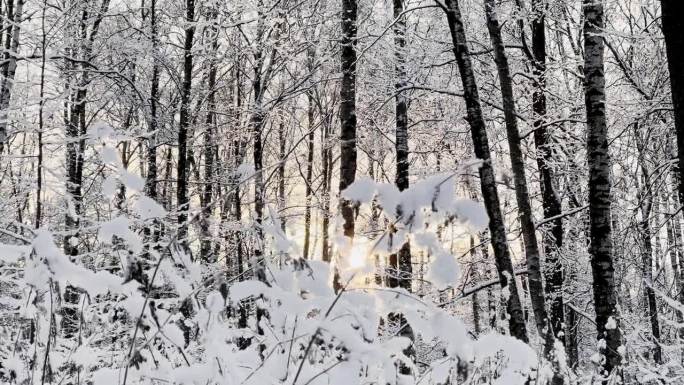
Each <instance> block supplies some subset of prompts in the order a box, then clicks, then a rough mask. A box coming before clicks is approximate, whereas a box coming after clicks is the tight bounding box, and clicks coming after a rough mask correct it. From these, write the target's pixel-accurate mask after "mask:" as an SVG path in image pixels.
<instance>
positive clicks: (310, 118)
mask: <svg viewBox="0 0 684 385" xmlns="http://www.w3.org/2000/svg"><path fill="white" fill-rule="evenodd" d="M314 54H315V51H314V50H313V49H312V48H309V49H308V50H307V60H308V67H309V71H312V70H313V60H314ZM313 92H314V91H313V90H309V91H308V92H307V93H306V101H307V111H306V112H307V115H306V116H307V127H308V129H309V133H308V134H307V154H306V176H305V181H304V183H305V184H306V203H305V204H306V207H305V209H304V210H305V211H304V250H303V258H304V259H308V258H309V248H310V242H311V241H310V239H311V196H312V195H313V186H311V183H313V161H314V138H315V135H316V131H315V129H314V128H315V126H314V123H315V122H314V111H315V110H314V107H315V106H314V100H313V99H314V94H313Z"/></svg>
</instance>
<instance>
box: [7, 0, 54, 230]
mask: <svg viewBox="0 0 684 385" xmlns="http://www.w3.org/2000/svg"><path fill="white" fill-rule="evenodd" d="M46 8H47V0H43V7H42V9H41V12H42V14H41V17H40V30H41V40H40V52H41V55H40V56H41V58H40V91H39V94H38V98H39V99H40V100H39V101H38V138H37V139H38V143H37V144H36V146H37V147H38V157H37V158H36V161H37V163H38V164H37V166H36V220H35V228H36V229H37V228H40V226H41V222H42V220H43V199H42V193H43V130H44V128H45V120H44V118H43V111H44V109H45V64H46V63H45V51H46V45H47V31H46V29H45V10H46ZM0 135H1V134H0ZM0 142H2V140H1V139H0ZM0 146H2V144H0ZM1 153H2V150H0V154H1Z"/></svg>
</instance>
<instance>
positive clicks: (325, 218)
mask: <svg viewBox="0 0 684 385" xmlns="http://www.w3.org/2000/svg"><path fill="white" fill-rule="evenodd" d="M320 114H321V116H322V117H323V125H322V126H321V133H322V135H321V158H322V159H321V163H322V166H321V168H322V169H323V170H322V171H323V176H322V179H323V181H322V184H323V193H322V200H323V202H322V206H323V207H321V216H322V221H321V259H322V260H323V261H325V262H330V260H331V254H332V252H331V250H330V191H331V187H332V184H331V182H332V163H333V162H332V148H331V146H330V136H331V134H332V132H331V131H332V114H331V113H328V112H326V111H324V110H323V108H322V106H321V108H320Z"/></svg>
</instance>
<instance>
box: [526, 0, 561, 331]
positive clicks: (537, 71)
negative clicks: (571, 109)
mask: <svg viewBox="0 0 684 385" xmlns="http://www.w3.org/2000/svg"><path fill="white" fill-rule="evenodd" d="M532 6H533V11H534V19H533V20H532V55H533V61H532V63H533V73H534V75H535V76H534V79H535V82H534V85H535V88H534V91H533V93H532V110H533V111H534V117H535V119H534V123H533V126H534V144H535V147H536V148H537V168H538V169H539V174H540V175H539V180H540V181H541V192H542V205H543V209H544V219H550V218H556V219H554V220H551V221H549V222H548V225H547V232H545V234H544V238H543V239H544V256H545V268H544V271H545V272H546V274H545V277H546V295H547V297H548V299H547V302H548V303H549V305H550V311H551V317H550V326H551V331H552V333H553V336H554V337H555V338H557V339H558V340H559V341H561V343H564V340H565V337H564V336H565V334H566V333H564V331H563V324H564V322H565V314H564V308H565V306H564V305H563V280H564V278H565V277H564V270H563V265H562V263H561V260H560V258H559V253H560V251H561V248H562V247H563V220H562V219H561V218H560V214H561V202H560V198H559V197H558V194H556V187H555V185H554V179H555V177H554V173H553V169H552V167H551V164H552V163H553V153H552V150H551V148H552V139H551V133H550V132H548V130H547V128H546V94H545V90H546V0H534V1H533V2H532Z"/></svg>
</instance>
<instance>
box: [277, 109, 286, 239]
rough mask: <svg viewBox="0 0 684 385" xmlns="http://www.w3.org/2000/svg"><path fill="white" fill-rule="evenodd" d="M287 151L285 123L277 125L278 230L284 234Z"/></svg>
mask: <svg viewBox="0 0 684 385" xmlns="http://www.w3.org/2000/svg"><path fill="white" fill-rule="evenodd" d="M286 151H287V137H286V135H285V123H284V122H282V121H281V122H280V124H278V158H279V161H278V211H279V214H280V229H281V230H282V231H283V232H285V226H286V219H285V218H283V214H284V213H285V203H286V199H285V166H286V165H287V158H286V154H285V152H286Z"/></svg>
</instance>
